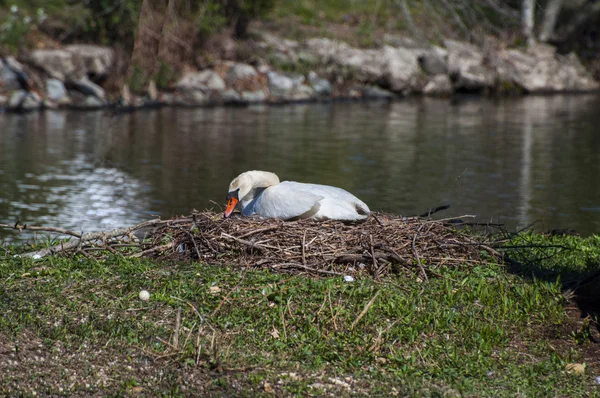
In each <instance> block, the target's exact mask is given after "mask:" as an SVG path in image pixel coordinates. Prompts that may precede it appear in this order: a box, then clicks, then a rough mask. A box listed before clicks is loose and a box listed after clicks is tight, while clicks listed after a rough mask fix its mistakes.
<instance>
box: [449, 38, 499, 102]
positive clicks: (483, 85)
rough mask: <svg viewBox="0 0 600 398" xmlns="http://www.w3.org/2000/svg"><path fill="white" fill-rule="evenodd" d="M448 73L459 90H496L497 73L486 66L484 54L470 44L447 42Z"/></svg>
mask: <svg viewBox="0 0 600 398" xmlns="http://www.w3.org/2000/svg"><path fill="white" fill-rule="evenodd" d="M444 44H445V45H446V50H447V51H448V72H449V73H450V77H451V78H452V80H453V81H454V87H455V88H456V89H459V90H466V91H481V90H485V89H489V88H494V87H495V85H496V73H495V72H494V70H492V69H491V68H490V67H489V66H487V65H486V62H485V58H484V56H483V54H482V53H481V52H480V51H479V49H477V47H475V46H474V45H472V44H470V43H464V42H459V41H455V40H445V41H444Z"/></svg>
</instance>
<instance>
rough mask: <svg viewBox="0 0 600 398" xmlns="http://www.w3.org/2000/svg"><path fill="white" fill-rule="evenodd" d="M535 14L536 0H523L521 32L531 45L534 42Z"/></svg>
mask: <svg viewBox="0 0 600 398" xmlns="http://www.w3.org/2000/svg"><path fill="white" fill-rule="evenodd" d="M534 15H535V0H522V3H521V33H522V34H523V37H524V38H525V40H527V45H528V46H531V45H532V44H533V42H534V37H533V20H534Z"/></svg>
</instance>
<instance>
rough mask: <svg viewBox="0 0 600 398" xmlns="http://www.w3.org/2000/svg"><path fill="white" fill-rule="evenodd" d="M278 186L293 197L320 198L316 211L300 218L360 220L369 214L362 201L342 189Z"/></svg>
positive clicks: (284, 183) (308, 185) (301, 184)
mask: <svg viewBox="0 0 600 398" xmlns="http://www.w3.org/2000/svg"><path fill="white" fill-rule="evenodd" d="M279 186H284V187H285V191H286V192H290V193H293V194H294V195H299V196H301V195H307V194H311V195H316V196H320V197H321V200H320V201H319V205H320V206H319V209H318V211H315V212H314V213H313V214H306V215H304V216H302V217H301V218H315V219H321V220H322V219H332V220H362V219H365V218H367V216H368V215H369V213H370V210H369V207H368V206H367V205H366V204H365V203H364V202H363V201H361V200H360V199H358V198H357V197H356V196H354V195H352V194H351V193H349V192H348V191H346V190H344V189H342V188H337V187H332V186H329V185H320V184H305V183H300V182H292V181H284V182H282V183H281V184H279ZM273 188H274V187H273ZM270 189H271V188H270ZM313 210H315V209H313Z"/></svg>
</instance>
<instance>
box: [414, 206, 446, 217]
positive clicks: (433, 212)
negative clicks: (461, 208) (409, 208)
mask: <svg viewBox="0 0 600 398" xmlns="http://www.w3.org/2000/svg"><path fill="white" fill-rule="evenodd" d="M449 208H450V205H442V206H438V207H434V208H431V209H428V210H427V211H426V212H425V213H423V214H419V217H430V216H431V215H432V214H435V213H437V212H438V211H442V210H446V209H449Z"/></svg>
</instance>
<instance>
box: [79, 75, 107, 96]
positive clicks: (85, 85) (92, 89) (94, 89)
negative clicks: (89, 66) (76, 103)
mask: <svg viewBox="0 0 600 398" xmlns="http://www.w3.org/2000/svg"><path fill="white" fill-rule="evenodd" d="M72 84H73V85H74V86H75V88H76V89H77V91H79V92H81V93H82V94H84V95H87V96H90V95H91V96H95V97H97V98H98V99H100V100H101V101H102V102H104V99H105V98H106V93H105V92H104V89H103V88H102V87H100V86H99V85H97V84H96V83H94V82H92V81H91V80H90V79H89V78H88V77H87V76H84V77H82V78H80V79H77V80H72Z"/></svg>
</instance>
